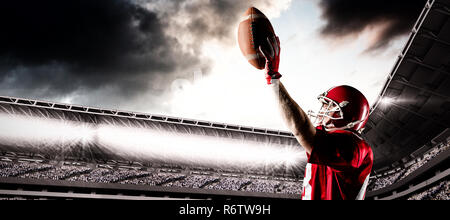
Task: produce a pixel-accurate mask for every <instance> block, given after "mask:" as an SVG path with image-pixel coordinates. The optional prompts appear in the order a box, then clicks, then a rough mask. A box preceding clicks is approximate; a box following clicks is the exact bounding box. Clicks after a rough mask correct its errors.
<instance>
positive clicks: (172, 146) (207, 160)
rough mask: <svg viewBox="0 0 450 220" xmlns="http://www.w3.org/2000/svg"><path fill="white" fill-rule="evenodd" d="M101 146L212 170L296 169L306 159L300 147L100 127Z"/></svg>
mask: <svg viewBox="0 0 450 220" xmlns="http://www.w3.org/2000/svg"><path fill="white" fill-rule="evenodd" d="M97 141H98V144H99V146H101V147H104V148H107V149H108V150H110V151H113V152H114V153H115V154H117V155H119V156H123V157H132V158H139V159H144V160H160V161H164V162H169V163H181V164H191V165H201V166H212V167H239V168H267V167H273V168H276V167H280V166H283V167H292V166H294V165H295V164H296V163H298V162H299V161H301V160H304V159H305V158H304V157H305V153H304V151H302V150H301V149H300V148H299V147H298V146H282V145H278V144H270V143H262V142H253V141H244V140H237V139H229V138H219V137H209V136H201V135H193V134H179V133H174V132H169V131H160V130H152V129H142V128H132V127H120V126H111V125H99V127H98V133H97Z"/></svg>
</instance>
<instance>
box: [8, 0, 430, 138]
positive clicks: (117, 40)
mask: <svg viewBox="0 0 450 220" xmlns="http://www.w3.org/2000/svg"><path fill="white" fill-rule="evenodd" d="M274 2H276V3H274ZM252 5H253V6H256V7H258V8H259V9H261V10H262V11H263V12H264V13H265V14H266V15H267V16H268V17H269V18H270V19H271V21H272V24H273V26H274V28H275V31H276V33H277V34H278V35H279V37H280V40H281V66H280V72H281V73H282V74H283V78H282V81H283V83H284V84H285V85H286V87H287V89H288V91H289V92H290V93H291V95H292V96H293V97H294V98H295V99H296V100H297V102H298V103H299V104H300V106H302V107H303V108H304V109H305V110H309V109H313V110H317V106H318V105H317V104H316V103H317V100H316V97H317V95H318V94H319V93H322V92H323V91H325V90H327V89H329V88H330V87H332V86H336V85H342V84H348V85H351V86H354V87H356V88H358V89H360V90H361V91H362V92H363V93H364V94H365V95H366V97H367V98H368V99H369V102H370V103H373V102H374V101H375V98H376V96H377V95H378V94H379V92H380V90H381V87H382V86H383V84H384V82H385V80H386V76H387V74H388V73H389V72H390V71H391V69H392V67H393V65H394V62H395V61H396V59H397V56H398V55H399V53H400V50H401V49H402V48H403V46H404V44H405V41H406V39H407V38H408V35H409V31H410V30H411V28H412V25H413V24H414V22H415V21H416V19H417V18H418V16H419V14H420V12H421V10H422V8H423V6H424V5H425V1H424V0H397V1H387V0H366V1H360V0H292V1H291V0H278V1H270V0H255V1H241V0H185V1H167V0H114V1H111V0H96V1H92V0H81V1H78V0H65V1H60V0H41V1H33V0H29V1H28V0H21V1H5V2H2V3H1V4H0V26H1V27H2V34H1V35H0V95H2V96H14V97H24V98H32V99H41V100H47V101H55V102H64V103H71V104H80V105H87V106H95V107H101V108H110V109H121V110H128V111H138V112H145V113H154V114H163V115H171V116H177V117H187V118H194V119H200V120H211V121H217V122H224V123H232V124H240V125H247V126H256V127H267V128H273V129H282V130H285V126H284V125H283V123H282V121H281V118H280V117H279V114H278V110H277V106H276V105H275V104H274V102H273V99H271V96H270V91H269V90H268V87H267V85H266V84H265V79H264V74H263V73H262V72H261V71H258V70H256V69H254V68H253V67H252V66H251V65H250V64H248V63H247V61H246V59H245V58H244V57H243V56H242V54H241V52H240V50H239V48H238V45H237V42H236V34H237V33H236V32H237V25H238V23H239V20H240V17H241V15H242V14H243V13H244V12H245V11H246V9H247V8H248V7H249V6H252Z"/></svg>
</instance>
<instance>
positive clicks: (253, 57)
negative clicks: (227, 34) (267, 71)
mask: <svg viewBox="0 0 450 220" xmlns="http://www.w3.org/2000/svg"><path fill="white" fill-rule="evenodd" d="M273 35H275V31H274V30H273V27H272V24H271V23H270V21H269V19H268V18H267V17H266V16H265V15H264V14H263V13H262V12H261V11H260V10H258V9H257V8H255V7H251V8H249V9H248V10H247V11H246V12H245V14H244V16H243V18H242V20H241V22H240V23H239V28H238V44H239V48H240V49H241V52H242V54H243V55H244V57H245V58H246V59H247V61H248V62H249V63H250V64H252V65H253V66H254V67H256V68H258V69H264V67H265V64H266V60H265V58H264V56H263V55H262V53H261V52H260V51H259V46H262V47H267V44H268V42H267V37H269V36H273Z"/></svg>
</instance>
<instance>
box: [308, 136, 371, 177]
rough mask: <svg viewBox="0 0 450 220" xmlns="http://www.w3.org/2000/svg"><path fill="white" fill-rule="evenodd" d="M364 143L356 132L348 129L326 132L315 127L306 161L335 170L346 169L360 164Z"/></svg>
mask: <svg viewBox="0 0 450 220" xmlns="http://www.w3.org/2000/svg"><path fill="white" fill-rule="evenodd" d="M362 144H364V143H363V141H362V140H361V139H359V137H358V136H356V134H353V133H352V132H350V131H334V132H326V131H324V130H322V129H319V128H318V129H317V133H316V136H315V139H314V142H313V148H312V151H311V155H307V156H308V162H309V163H314V164H320V165H325V166H329V167H330V168H332V169H334V170H336V171H346V170H349V169H353V168H358V167H359V166H360V165H361V162H362V158H363V157H365V155H363V153H364V152H363V151H361V148H362V147H361V145H362Z"/></svg>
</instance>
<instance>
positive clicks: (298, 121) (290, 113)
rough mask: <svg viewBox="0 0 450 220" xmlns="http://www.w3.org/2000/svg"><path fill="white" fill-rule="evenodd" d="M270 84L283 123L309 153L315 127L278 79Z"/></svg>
mask: <svg viewBox="0 0 450 220" xmlns="http://www.w3.org/2000/svg"><path fill="white" fill-rule="evenodd" d="M271 86H272V87H273V91H274V94H275V97H276V100H277V102H278V106H279V109H280V113H281V116H282V117H283V120H284V123H285V124H286V126H287V127H288V128H289V130H290V131H291V132H292V133H293V134H294V136H295V138H296V139H297V141H298V142H299V143H300V145H302V147H303V148H305V150H306V152H307V153H308V154H311V150H312V143H313V141H314V136H315V135H316V128H315V127H314V126H313V124H312V123H311V121H310V120H309V118H308V115H307V114H306V113H305V112H304V111H303V109H302V108H300V106H299V105H298V104H297V103H296V102H295V101H294V99H292V98H291V96H290V95H289V93H288V92H287V90H286V88H285V87H284V85H283V84H282V83H281V82H280V80H274V81H273V83H272V85H271Z"/></svg>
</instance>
